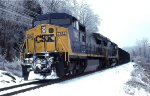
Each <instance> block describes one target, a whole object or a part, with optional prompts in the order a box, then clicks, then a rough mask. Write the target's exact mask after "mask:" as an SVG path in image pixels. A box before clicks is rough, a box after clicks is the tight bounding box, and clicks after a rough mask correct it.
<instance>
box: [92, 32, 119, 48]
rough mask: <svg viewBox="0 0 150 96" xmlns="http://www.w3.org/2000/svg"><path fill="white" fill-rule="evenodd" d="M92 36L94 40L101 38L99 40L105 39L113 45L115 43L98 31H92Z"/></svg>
mask: <svg viewBox="0 0 150 96" xmlns="http://www.w3.org/2000/svg"><path fill="white" fill-rule="evenodd" d="M93 36H94V38H95V39H96V40H101V41H106V42H111V43H112V44H113V45H117V44H115V43H114V42H112V41H110V39H109V38H107V37H105V36H103V35H101V34H99V33H93Z"/></svg>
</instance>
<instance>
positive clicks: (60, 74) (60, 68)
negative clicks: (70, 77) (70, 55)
mask: <svg viewBox="0 0 150 96" xmlns="http://www.w3.org/2000/svg"><path fill="white" fill-rule="evenodd" d="M56 73H57V76H58V77H60V78H62V77H63V76H64V75H65V70H64V62H58V63H56Z"/></svg>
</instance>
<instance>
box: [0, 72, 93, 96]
mask: <svg viewBox="0 0 150 96" xmlns="http://www.w3.org/2000/svg"><path fill="white" fill-rule="evenodd" d="M90 73H92V72H88V73H85V74H81V75H77V76H70V77H65V78H62V79H55V80H39V81H33V82H29V83H23V84H19V85H13V86H9V87H5V88H0V96H12V95H15V94H19V93H23V92H26V91H30V90H33V89H38V88H41V87H45V86H48V85H51V84H54V83H59V82H63V81H66V80H71V79H74V78H78V77H81V76H84V75H87V74H90Z"/></svg>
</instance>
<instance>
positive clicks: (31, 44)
mask: <svg viewBox="0 0 150 96" xmlns="http://www.w3.org/2000/svg"><path fill="white" fill-rule="evenodd" d="M25 36H26V37H25V40H24V44H23V46H22V50H21V55H20V56H21V60H22V63H21V65H22V70H23V77H24V78H25V79H27V78H28V75H29V72H30V71H34V73H36V74H41V75H43V76H45V77H46V76H51V75H53V76H54V74H52V73H55V75H56V76H57V77H59V78H62V77H64V76H66V75H75V74H81V73H83V72H88V71H93V70H97V69H101V68H104V67H110V66H114V65H117V64H121V63H126V62H129V60H130V55H129V54H128V53H127V52H126V51H124V50H122V49H120V48H119V47H118V46H117V44H115V43H113V42H111V41H110V40H109V39H108V38H106V37H104V36H103V35H101V34H99V33H91V34H87V33H86V28H85V26H84V25H82V24H81V23H80V22H79V21H78V20H77V19H76V18H75V17H73V16H71V15H69V14H66V13H50V14H44V15H39V16H37V17H36V18H34V19H33V22H32V28H31V29H29V30H28V31H26V32H25Z"/></svg>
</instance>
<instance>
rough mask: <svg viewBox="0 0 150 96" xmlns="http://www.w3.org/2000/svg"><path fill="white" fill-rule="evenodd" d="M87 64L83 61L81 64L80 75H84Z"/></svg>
mask: <svg viewBox="0 0 150 96" xmlns="http://www.w3.org/2000/svg"><path fill="white" fill-rule="evenodd" d="M85 63H86V62H85V61H81V62H80V64H79V71H78V74H82V73H83V72H84V70H85V68H86V64H85Z"/></svg>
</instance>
